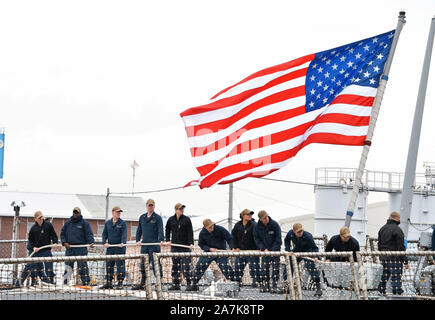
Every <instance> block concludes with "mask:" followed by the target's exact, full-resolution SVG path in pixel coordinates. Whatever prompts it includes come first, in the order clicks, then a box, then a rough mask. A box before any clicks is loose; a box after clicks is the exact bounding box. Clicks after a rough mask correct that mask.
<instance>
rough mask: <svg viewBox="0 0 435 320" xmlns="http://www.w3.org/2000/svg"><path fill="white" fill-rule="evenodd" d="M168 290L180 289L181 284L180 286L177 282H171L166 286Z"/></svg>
mask: <svg viewBox="0 0 435 320" xmlns="http://www.w3.org/2000/svg"><path fill="white" fill-rule="evenodd" d="M168 290H171V291H173V290H181V286H180V284H179V283H174V284H171V286H170V287H169V288H168Z"/></svg>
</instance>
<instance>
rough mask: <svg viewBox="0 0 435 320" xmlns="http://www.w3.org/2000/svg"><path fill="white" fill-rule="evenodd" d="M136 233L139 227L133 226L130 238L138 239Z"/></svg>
mask: <svg viewBox="0 0 435 320" xmlns="http://www.w3.org/2000/svg"><path fill="white" fill-rule="evenodd" d="M136 231H137V226H131V230H130V238H135V237H136ZM136 240H137V239H136Z"/></svg>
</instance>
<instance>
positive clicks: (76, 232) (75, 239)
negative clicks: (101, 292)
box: [60, 216, 94, 285]
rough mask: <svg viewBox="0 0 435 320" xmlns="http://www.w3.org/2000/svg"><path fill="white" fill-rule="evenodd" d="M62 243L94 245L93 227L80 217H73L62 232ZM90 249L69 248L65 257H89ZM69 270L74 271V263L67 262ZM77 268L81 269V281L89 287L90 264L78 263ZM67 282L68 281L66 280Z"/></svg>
mask: <svg viewBox="0 0 435 320" xmlns="http://www.w3.org/2000/svg"><path fill="white" fill-rule="evenodd" d="M60 241H61V242H62V245H64V244H65V242H68V243H69V244H71V245H80V244H81V245H83V244H92V243H94V235H93V233H92V229H91V226H90V225H89V222H87V221H86V220H85V219H83V217H82V216H80V217H79V218H78V219H76V220H75V219H73V217H71V218H70V219H69V220H68V221H66V222H65V224H64V225H63V227H62V230H61V231H60ZM87 255H88V249H87V248H86V247H83V248H69V249H66V251H65V256H67V257H69V256H87ZM65 265H66V267H67V269H70V270H71V271H72V270H73V269H74V261H71V262H65ZM77 266H78V268H79V274H80V279H81V281H82V284H83V285H88V284H89V283H90V280H91V279H90V277H89V268H88V263H87V262H86V261H77ZM67 272H68V271H67V270H65V274H64V275H66V274H67ZM65 280H66V279H65Z"/></svg>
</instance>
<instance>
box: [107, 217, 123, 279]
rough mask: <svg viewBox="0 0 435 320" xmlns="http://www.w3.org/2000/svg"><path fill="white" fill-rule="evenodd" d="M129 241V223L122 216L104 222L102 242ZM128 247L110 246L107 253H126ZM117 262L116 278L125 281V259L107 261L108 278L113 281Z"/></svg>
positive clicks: (116, 242) (118, 242) (117, 242)
mask: <svg viewBox="0 0 435 320" xmlns="http://www.w3.org/2000/svg"><path fill="white" fill-rule="evenodd" d="M106 242H108V243H109V244H120V243H124V244H126V243H127V224H126V223H125V221H124V220H122V219H121V218H119V219H118V221H116V222H115V223H113V219H110V220H107V221H106V223H105V224H104V229H103V234H102V243H103V244H105V243H106ZM125 252H126V247H122V248H121V247H109V248H107V249H106V255H113V254H125ZM115 264H116V272H117V274H116V279H117V280H118V281H121V282H122V281H123V280H124V279H125V260H116V261H113V260H108V261H107V262H106V280H107V281H108V282H112V281H113V274H114V269H115Z"/></svg>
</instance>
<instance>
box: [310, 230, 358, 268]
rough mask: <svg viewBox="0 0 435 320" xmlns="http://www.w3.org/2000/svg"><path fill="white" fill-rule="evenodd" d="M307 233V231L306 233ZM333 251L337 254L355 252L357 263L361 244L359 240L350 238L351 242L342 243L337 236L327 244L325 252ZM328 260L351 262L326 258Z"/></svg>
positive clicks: (346, 259)
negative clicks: (357, 254)
mask: <svg viewBox="0 0 435 320" xmlns="http://www.w3.org/2000/svg"><path fill="white" fill-rule="evenodd" d="M304 232H305V231H304ZM332 250H335V251H336V252H345V251H352V252H353V261H354V262H356V261H357V259H356V251H359V243H358V240H356V239H355V238H354V237H352V236H350V238H349V240H348V241H347V242H343V241H341V237H340V235H335V236H333V237H331V239H329V241H328V243H327V244H326V248H325V252H332ZM326 258H327V259H330V260H331V261H334V262H337V261H339V262H349V258H348V257H328V256H327V257H326Z"/></svg>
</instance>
